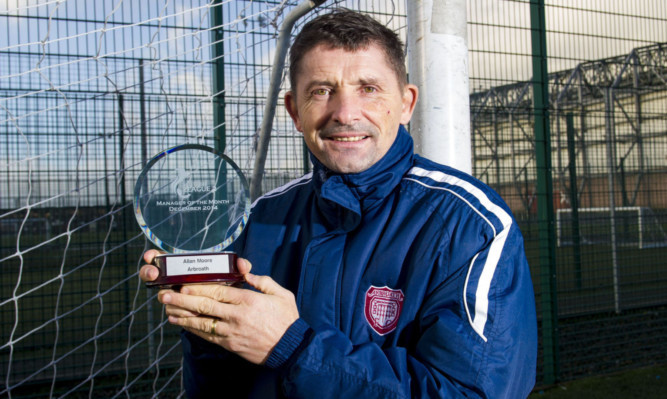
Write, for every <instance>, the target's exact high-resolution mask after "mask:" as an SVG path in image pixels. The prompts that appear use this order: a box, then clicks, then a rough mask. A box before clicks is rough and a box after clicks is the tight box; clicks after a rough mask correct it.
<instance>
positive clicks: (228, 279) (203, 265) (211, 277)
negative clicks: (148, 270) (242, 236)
mask: <svg viewBox="0 0 667 399" xmlns="http://www.w3.org/2000/svg"><path fill="white" fill-rule="evenodd" d="M236 259H237V256H236V254H235V253H234V252H219V253H211V252H201V253H187V254H164V255H158V256H156V257H155V260H154V261H153V263H154V264H155V266H157V268H158V269H159V270H160V276H159V277H158V278H157V279H155V280H153V281H148V282H146V286H147V287H149V288H172V287H176V286H181V285H185V284H203V283H226V284H229V285H232V284H239V283H241V282H243V276H242V275H241V274H240V273H239V272H238V269H237V268H236Z"/></svg>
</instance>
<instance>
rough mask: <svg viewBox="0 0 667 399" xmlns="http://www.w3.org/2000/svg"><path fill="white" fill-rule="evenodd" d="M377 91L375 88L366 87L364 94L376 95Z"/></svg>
mask: <svg viewBox="0 0 667 399" xmlns="http://www.w3.org/2000/svg"><path fill="white" fill-rule="evenodd" d="M375 91H376V89H375V87H372V86H364V93H368V94H370V93H375Z"/></svg>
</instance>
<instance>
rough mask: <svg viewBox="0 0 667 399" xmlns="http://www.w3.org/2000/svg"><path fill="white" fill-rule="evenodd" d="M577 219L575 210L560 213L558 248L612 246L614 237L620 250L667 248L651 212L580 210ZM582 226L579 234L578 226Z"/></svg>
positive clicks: (636, 209)
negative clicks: (624, 247) (621, 248)
mask: <svg viewBox="0 0 667 399" xmlns="http://www.w3.org/2000/svg"><path fill="white" fill-rule="evenodd" d="M576 216H577V217H576V218H575V217H574V214H573V211H572V209H569V208H568V209H558V211H557V217H556V223H557V227H556V230H557V234H558V246H568V245H573V244H574V243H575V241H576V235H577V233H578V235H579V237H578V238H579V240H578V241H579V244H582V245H596V244H598V245H599V244H610V243H611V242H612V237H615V238H616V244H617V245H619V246H626V247H636V248H639V249H643V248H654V247H665V246H667V234H665V230H664V229H663V227H662V225H661V223H660V221H659V220H658V218H657V217H656V215H655V213H654V212H653V210H652V209H651V208H648V207H640V206H624V207H617V208H614V210H613V212H612V209H611V208H608V207H599V208H580V209H579V210H578V212H577V214H576ZM577 224H578V226H579V230H578V232H577V231H576V226H577Z"/></svg>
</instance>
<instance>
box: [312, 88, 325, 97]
mask: <svg viewBox="0 0 667 399" xmlns="http://www.w3.org/2000/svg"><path fill="white" fill-rule="evenodd" d="M313 94H314V95H316V96H326V95H327V94H329V90H327V89H315V91H313Z"/></svg>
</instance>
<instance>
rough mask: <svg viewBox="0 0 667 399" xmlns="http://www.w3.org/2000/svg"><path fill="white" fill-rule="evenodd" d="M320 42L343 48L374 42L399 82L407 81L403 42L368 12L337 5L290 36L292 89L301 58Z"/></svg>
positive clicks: (293, 88) (359, 46)
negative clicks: (334, 8)
mask: <svg viewBox="0 0 667 399" xmlns="http://www.w3.org/2000/svg"><path fill="white" fill-rule="evenodd" d="M320 44H324V45H326V46H329V47H330V48H332V49H341V48H342V49H344V50H345V51H358V50H363V49H366V48H368V47H369V46H370V45H373V44H374V45H377V46H379V47H380V48H381V49H382V50H383V51H384V53H385V55H386V57H387V61H389V64H390V66H391V67H392V69H393V70H394V71H395V72H396V77H397V79H398V83H399V85H400V86H401V87H403V85H405V84H406V83H407V77H406V71H405V54H404V52H403V42H401V39H400V38H399V37H398V35H397V34H396V33H395V32H394V31H392V30H391V29H389V28H387V27H386V26H384V25H382V24H381V23H380V22H378V21H376V20H375V19H373V18H372V17H370V16H368V15H365V14H361V13H358V12H355V11H351V10H346V9H339V10H335V11H333V12H331V13H328V14H323V15H320V16H318V17H316V18H315V19H313V20H311V21H309V22H308V23H306V24H305V25H304V26H303V28H302V29H301V32H299V34H298V35H297V36H296V38H295V39H294V43H293V44H292V48H291V49H290V71H289V79H290V85H291V86H292V90H295V89H296V79H297V76H298V74H299V68H300V62H301V59H302V58H303V56H304V55H305V54H306V53H307V52H308V51H310V50H312V49H313V48H315V47H317V46H318V45H320Z"/></svg>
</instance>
